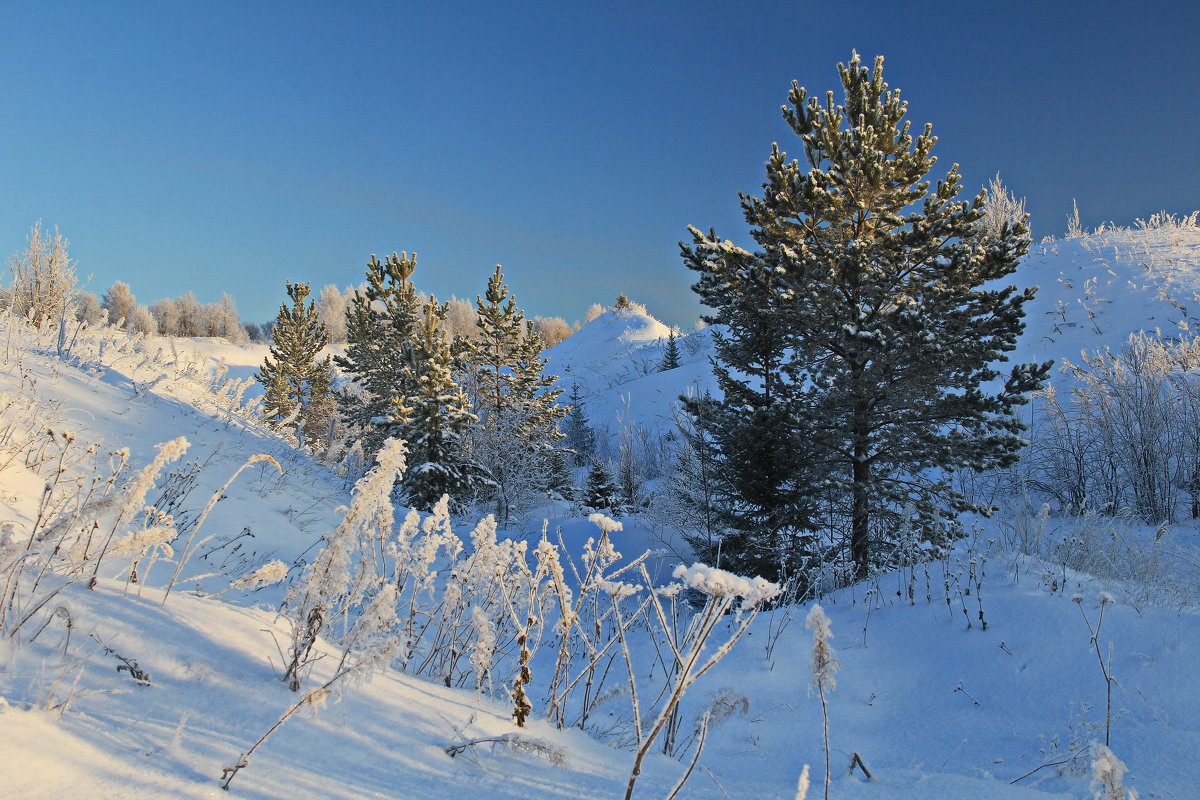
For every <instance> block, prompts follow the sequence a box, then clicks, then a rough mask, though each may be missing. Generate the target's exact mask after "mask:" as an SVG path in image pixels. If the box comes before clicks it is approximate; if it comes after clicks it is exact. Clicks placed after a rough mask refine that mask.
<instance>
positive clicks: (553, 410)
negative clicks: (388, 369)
mask: <svg viewBox="0 0 1200 800" xmlns="http://www.w3.org/2000/svg"><path fill="white" fill-rule="evenodd" d="M476 310H477V313H478V322H477V325H478V329H479V333H478V335H477V337H476V339H475V341H473V342H472V343H471V353H470V356H469V357H470V360H471V361H472V362H473V367H474V369H473V370H472V373H473V379H472V380H473V389H474V403H473V405H474V407H475V411H476V413H477V414H478V416H479V422H478V424H477V425H476V426H475V428H474V430H473V432H472V437H471V448H472V452H473V453H474V455H475V457H476V458H477V459H478V460H479V463H481V464H482V465H483V466H484V467H485V468H486V469H487V470H488V473H489V474H490V476H491V478H492V480H493V481H494V488H493V494H494V497H493V499H494V501H495V503H496V517H497V519H498V520H500V521H501V522H506V521H507V520H508V519H509V516H510V515H511V513H512V512H513V511H514V510H516V509H517V508H519V507H521V506H522V505H524V504H525V502H526V500H525V498H528V497H532V496H533V495H535V494H537V493H539V492H540V493H542V496H543V497H544V496H545V494H546V493H547V492H549V491H551V484H552V483H554V482H556V481H557V478H554V477H552V476H551V475H550V470H549V466H550V461H551V457H552V453H553V451H554V450H555V449H556V448H557V447H558V442H559V440H561V439H562V433H561V432H560V431H559V428H558V423H559V420H561V419H562V417H563V414H564V413H565V409H564V408H562V407H561V406H559V405H558V397H559V395H560V394H561V393H562V390H561V389H556V388H554V382H555V380H556V379H555V377H554V376H552V375H546V374H545V372H544V370H545V368H546V359H545V358H542V356H541V349H542V348H541V340H540V339H539V338H538V336H537V335H536V334H535V333H534V331H533V325H532V323H528V322H526V320H525V315H524V313H523V312H522V311H521V310H520V309H518V308H517V304H516V298H514V297H513V296H512V295H511V294H510V293H509V290H508V286H507V285H505V283H504V275H503V273H502V272H501V268H500V267H499V266H497V267H496V270H495V272H494V273H493V274H492V277H491V278H490V279H489V280H488V287H487V291H486V292H485V293H484V295H483V296H480V297H478V298H476Z"/></svg>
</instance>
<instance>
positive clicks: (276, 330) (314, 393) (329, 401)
mask: <svg viewBox="0 0 1200 800" xmlns="http://www.w3.org/2000/svg"><path fill="white" fill-rule="evenodd" d="M308 292H309V285H308V284H307V283H295V284H293V283H290V282H289V283H288V284H287V294H288V297H289V298H291V300H292V304H291V306H290V307H289V306H288V304H287V303H281V304H280V306H279V314H278V315H277V316H276V317H275V324H274V326H273V327H272V329H271V335H272V342H271V349H270V355H269V356H268V357H267V358H266V359H264V360H263V365H262V367H261V368H260V369H259V371H258V373H257V374H255V376H254V377H255V378H256V379H257V380H258V381H259V382H260V383H261V384H263V386H264V388H265V390H266V391H265V394H266V397H265V399H264V402H263V406H264V408H265V410H266V414H267V420H268V421H269V422H270V423H271V424H272V425H274V426H277V427H278V426H283V425H288V426H294V428H295V431H296V434H297V437H298V438H299V439H300V440H301V442H302V443H304V444H306V445H313V444H315V443H316V442H318V441H320V440H321V438H322V437H323V436H325V434H326V433H327V432H328V428H329V425H330V422H331V420H332V419H333V414H334V404H333V395H332V391H331V388H330V384H331V375H330V363H329V357H328V356H326V357H325V358H323V359H320V360H317V354H318V353H319V352H320V351H321V348H323V347H324V346H325V345H326V344H327V343H328V335H327V334H326V331H325V326H324V325H323V324H321V319H320V317H319V316H318V314H317V311H316V307H315V305H314V304H313V302H312V301H309V302H308V304H307V305H305V302H304V301H305V300H306V299H307V298H308Z"/></svg>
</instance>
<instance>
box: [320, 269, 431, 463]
mask: <svg viewBox="0 0 1200 800" xmlns="http://www.w3.org/2000/svg"><path fill="white" fill-rule="evenodd" d="M416 266H417V254H416V253H413V254H412V256H411V257H409V255H408V253H401V254H396V253H392V255H391V256H388V257H387V258H385V259H384V260H383V261H382V262H380V261H379V259H378V258H376V257H375V256H374V255H372V256H371V260H370V262H369V263H368V264H367V273H366V277H367V282H366V288H365V289H364V290H362V291H360V292H358V293H357V294H356V295H355V296H354V300H353V301H352V302H351V304H350V307H349V308H348V309H347V311H346V339H347V343H346V354H345V355H344V356H338V357H336V358H335V362H336V363H337V365H338V367H340V368H341V369H342V371H343V372H344V373H345V374H346V375H347V377H348V378H349V379H350V384H351V385H350V387H349V388H348V389H347V390H346V391H343V392H341V393H339V395H338V406H339V409H340V410H341V413H342V417H343V419H344V420H345V422H346V423H347V424H348V425H349V426H350V427H351V429H352V430H353V431H354V432H355V434H356V436H357V437H358V440H359V443H360V444H361V446H362V449H363V452H364V453H365V454H366V455H367V456H368V457H373V456H374V454H375V452H376V451H377V450H378V449H379V448H380V447H381V446H382V445H383V442H384V441H385V440H387V439H389V438H404V436H405V433H406V431H405V425H406V424H407V421H408V419H409V417H410V416H411V415H412V399H413V397H414V396H415V395H416V393H417V385H416V380H417V375H418V371H417V369H416V361H415V356H414V349H415V347H416V341H417V330H418V327H419V325H420V312H421V304H420V300H419V299H418V297H417V290H416V287H414V286H413V283H412V280H411V279H412V274H413V270H414V269H416Z"/></svg>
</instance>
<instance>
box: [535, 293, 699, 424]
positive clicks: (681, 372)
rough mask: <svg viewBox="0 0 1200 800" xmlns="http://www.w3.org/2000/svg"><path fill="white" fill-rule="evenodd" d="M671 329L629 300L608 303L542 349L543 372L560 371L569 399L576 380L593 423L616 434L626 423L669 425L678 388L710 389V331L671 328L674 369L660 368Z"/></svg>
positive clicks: (685, 390)
mask: <svg viewBox="0 0 1200 800" xmlns="http://www.w3.org/2000/svg"><path fill="white" fill-rule="evenodd" d="M670 333H671V329H670V328H669V327H667V326H666V325H664V324H663V323H661V322H659V321H658V320H656V319H655V318H654V317H652V316H650V314H648V313H646V311H645V309H643V308H642V307H640V306H638V305H636V304H634V305H633V306H631V307H629V308H624V309H609V310H608V311H605V312H604V313H603V314H601V315H600V316H599V317H596V319H594V320H592V321H591V322H589V323H588V324H587V325H585V326H584V327H583V328H581V329H580V330H579V331H578V332H576V333H575V334H574V335H572V336H571V337H570V338H569V339H567V340H566V341H564V342H562V343H561V344H559V345H557V346H556V347H553V348H550V349H549V350H547V351H546V353H545V355H547V356H548V357H549V359H550V362H549V364H548V365H547V367H546V369H547V371H548V372H549V373H550V374H552V375H557V376H558V386H559V388H561V389H562V390H563V392H564V397H563V402H569V397H570V393H571V390H572V387H573V386H578V387H579V391H580V394H581V396H582V397H583V399H584V402H585V406H586V414H587V417H588V419H589V420H590V422H591V424H592V425H593V426H594V427H596V428H597V429H599V430H608V431H610V432H615V431H616V430H617V429H618V428H619V427H621V426H622V425H623V424H625V423H628V422H632V423H633V424H634V425H638V426H641V427H643V428H646V429H647V430H654V429H661V430H662V431H668V430H671V429H672V427H673V426H674V422H673V416H674V412H675V407H676V405H677V404H678V400H679V396H680V395H681V394H698V393H701V392H703V391H705V390H707V389H710V388H711V384H712V368H711V366H710V365H709V360H708V359H709V356H710V355H711V353H712V339H711V335H710V334H709V332H708V331H698V332H696V333H691V334H687V335H683V334H679V333H677V334H676V346H677V347H678V349H679V362H680V365H679V367H677V368H675V369H671V370H666V371H663V370H662V364H663V357H664V356H665V354H666V350H667V337H668V336H669V335H670Z"/></svg>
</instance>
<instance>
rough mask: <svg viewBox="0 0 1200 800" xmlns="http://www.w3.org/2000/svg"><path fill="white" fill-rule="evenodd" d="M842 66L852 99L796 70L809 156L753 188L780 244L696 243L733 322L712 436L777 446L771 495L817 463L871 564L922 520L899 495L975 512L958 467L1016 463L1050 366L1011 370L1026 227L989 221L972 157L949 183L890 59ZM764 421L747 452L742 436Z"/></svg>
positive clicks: (726, 448) (919, 503) (862, 570)
mask: <svg viewBox="0 0 1200 800" xmlns="http://www.w3.org/2000/svg"><path fill="white" fill-rule="evenodd" d="M838 70H839V73H840V75H841V82H842V88H843V91H844V100H843V102H842V103H835V102H834V94H833V92H829V93H828V94H827V95H826V96H825V98H823V99H818V98H815V97H814V98H809V97H808V95H807V93H806V91H805V90H804V89H803V88H801V87H800V86H798V85H796V84H793V88H792V92H791V94H790V97H789V106H785V107H784V109H783V115H784V118H785V119H786V120H787V122H788V124H789V125H790V126H791V128H792V130H793V131H794V132H795V134H796V135H797V136H798V137H799V138H800V140H801V145H802V147H803V151H804V161H805V164H804V166H801V164H800V163H799V162H797V161H795V160H792V161H789V160H788V159H787V157H786V155H785V154H784V153H783V152H782V151H781V150H780V149H779V147H778V145H776V146H775V147H774V148H773V150H772V153H771V157H770V159H769V160H768V162H767V180H766V183H764V184H763V196H762V197H761V198H759V197H749V196H743V197H742V208H743V212H744V215H745V218H746V220H747V222H748V223H749V224H750V225H751V228H752V230H751V235H752V236H753V237H754V239H755V240H756V241H757V243H758V245H759V247H760V248H761V249H759V250H757V251H756V252H753V253H751V252H748V251H746V250H743V249H741V248H738V247H736V246H734V245H732V244H730V243H729V242H723V241H722V240H721V239H720V238H719V237H718V236H717V235H716V234H715V232H710V233H708V234H703V233H701V232H700V231H698V230H696V229H694V228H693V229H691V232H692V236H693V241H692V243H691V244H690V245H687V246H684V247H683V253H684V258H685V261H686V262H687V264H688V266H689V267H691V268H692V269H694V270H696V271H697V272H698V273H699V274H700V279H699V281H698V282H697V284H696V287H695V288H696V291H697V292H699V293H700V295H701V297H702V298H703V300H704V302H705V303H706V304H707V305H709V306H711V307H712V308H714V309H715V313H714V314H713V315H712V316H711V318H710V319H711V321H713V322H718V323H722V324H725V325H728V326H729V327H728V330H727V332H726V334H725V335H724V337H723V341H722V342H721V343H720V344H718V360H719V362H720V363H719V365H718V369H717V377H718V380H719V382H720V383H721V388H722V390H723V391H724V392H725V402H724V405H723V417H724V420H723V421H722V422H721V423H720V424H719V425H718V426H717V427H716V428H715V429H714V431H713V432H714V435H715V438H716V439H717V441H718V445H719V446H720V447H721V448H722V456H723V457H724V458H725V459H726V461H728V460H730V459H733V458H735V457H738V456H739V453H740V455H741V457H750V456H752V455H753V451H754V450H761V451H763V452H764V453H766V454H767V455H768V456H769V457H768V458H767V459H765V461H764V464H765V465H766V466H765V467H764V469H763V470H762V471H761V474H760V475H759V476H758V478H757V482H759V483H761V485H762V486H763V487H764V489H765V495H766V496H770V495H771V494H773V493H776V492H781V493H782V497H781V498H780V499H781V500H782V502H783V503H785V505H786V504H789V503H791V502H792V501H793V498H794V495H795V493H794V492H793V491H791V487H790V485H789V478H788V477H787V476H799V477H800V478H801V483H802V486H801V487H800V488H802V489H804V488H805V487H807V491H806V492H805V494H806V495H807V496H808V498H810V499H811V498H815V497H816V496H817V495H818V494H824V495H826V496H827V497H832V498H833V499H832V502H831V504H830V506H829V508H830V509H833V510H834V513H836V510H837V509H838V508H845V509H847V510H848V513H847V514H844V526H843V528H842V530H841V531H840V533H841V535H842V537H843V538H842V541H844V543H845V544H846V545H848V550H849V556H850V559H851V561H852V564H853V571H854V574H855V575H856V576H859V577H861V576H864V575H866V574H867V572H868V570H869V568H870V566H871V565H872V563H875V562H877V561H880V560H882V559H883V558H884V556H885V550H886V544H887V539H888V538H889V536H890V535H891V533H892V532H894V531H895V530H896V529H898V528H900V527H901V526H902V525H903V524H904V520H901V519H900V516H901V514H900V512H899V509H901V508H905V507H908V508H911V509H914V510H915V513H916V515H917V516H918V518H919V520H918V521H920V520H923V521H925V522H926V523H927V525H926V526H925V531H926V532H927V535H929V536H930V537H931V538H936V537H941V536H944V535H945V534H944V532H942V531H939V530H937V524H936V521H937V520H938V518H939V515H938V511H939V509H946V510H950V511H955V510H964V509H967V508H971V507H973V506H972V505H971V504H970V503H969V502H968V501H967V499H966V498H964V497H962V496H961V495H959V494H957V493H956V492H954V491H953V490H952V488H951V486H950V482H949V480H948V475H949V474H950V473H952V472H953V471H954V470H958V469H976V470H982V469H987V468H990V467H996V466H1003V465H1007V464H1011V463H1012V462H1013V461H1015V459H1016V457H1017V451H1018V450H1019V448H1020V447H1021V445H1022V443H1023V441H1022V439H1021V436H1020V433H1021V431H1022V426H1021V424H1020V422H1019V421H1018V420H1017V419H1016V418H1015V417H1014V416H1013V412H1014V409H1015V408H1016V407H1017V406H1018V405H1020V404H1022V403H1024V402H1025V401H1026V397H1027V395H1028V393H1029V392H1030V391H1032V390H1034V389H1036V388H1037V387H1038V386H1040V385H1041V383H1042V382H1043V381H1044V380H1045V378H1046V375H1047V374H1048V370H1049V365H1048V364H1043V365H1037V364H1022V365H1017V366H1015V367H1013V369H1012V370H1011V372H1010V373H1009V374H1008V375H1007V376H1006V377H1004V378H1003V379H1002V378H1001V376H1000V373H999V372H998V371H997V370H996V369H994V368H993V365H994V364H995V363H996V362H999V361H1004V360H1005V355H1004V354H1005V353H1007V352H1009V351H1011V350H1012V349H1013V348H1014V347H1015V343H1016V339H1017V337H1018V336H1019V334H1020V333H1021V331H1022V329H1023V327H1024V323H1023V321H1022V318H1023V316H1024V311H1023V306H1024V304H1025V303H1026V302H1027V301H1028V300H1029V299H1030V298H1032V296H1033V290H1025V291H1019V290H1018V289H1017V288H1016V287H1013V286H1007V287H1005V286H1002V285H1001V284H1000V283H999V281H1001V280H1002V279H1003V278H1005V277H1006V276H1008V275H1010V274H1011V273H1012V272H1013V271H1014V270H1015V268H1016V266H1017V262H1018V259H1019V258H1020V257H1021V256H1022V255H1023V254H1024V253H1025V252H1026V250H1027V248H1028V242H1029V238H1028V230H1027V228H1026V226H1025V224H1024V222H1020V223H1017V224H1013V225H1008V226H1006V227H1004V229H1003V230H1002V231H1001V232H999V233H998V234H996V235H993V236H989V237H979V236H977V235H976V232H977V227H978V224H979V220H980V218H981V216H982V213H983V204H984V194H983V193H981V194H980V195H979V196H977V197H975V198H974V199H973V200H971V201H969V202H961V201H956V200H955V197H956V196H957V195H958V192H959V188H960V187H959V175H958V168H957V165H955V166H954V167H951V169H950V170H949V171H948V172H947V173H945V175H944V176H943V177H941V178H940V179H939V180H937V182H936V183H935V184H932V185H931V183H930V182H929V180H928V179H927V175H928V174H929V172H930V170H931V169H932V168H933V165H934V162H935V158H934V157H933V156H932V155H931V151H932V149H933V146H934V143H935V141H936V139H935V137H934V136H933V135H932V128H931V126H929V125H926V126H925V128H924V131H923V132H922V133H921V134H920V135H919V136H917V137H915V138H914V137H913V136H912V134H911V133H910V123H908V122H906V121H905V120H904V116H905V113H906V105H907V104H906V103H904V102H903V101H901V99H900V94H899V92H898V91H895V90H889V88H888V86H887V84H886V83H884V80H883V59H882V58H879V59H877V60H876V61H875V65H874V68H873V69H871V68H868V67H866V66H864V65H863V64H862V62H861V60H860V59H859V57H858V55H857V54H854V55H853V57H852V58H851V60H850V63H849V64H848V65H846V64H842V65H839V66H838ZM746 323H749V324H746ZM755 323H761V327H759V328H755ZM739 420H740V421H739ZM751 434H757V435H755V443H754V444H753V446H752V449H751V450H750V451H747V447H748V446H749V442H742V441H739V440H738V437H739V436H743V435H751ZM772 436H778V439H779V441H780V443H782V444H783V448H782V451H781V448H779V447H776V446H774V445H773V444H772V443H771V437H772ZM797 445H800V446H803V450H802V451H801V452H799V453H797V454H796V458H795V461H794V462H793V463H791V464H788V463H787V460H788V458H789V457H790V454H789V453H788V452H787V448H789V447H794V446H797ZM777 459H781V460H777ZM814 464H816V465H819V469H820V470H821V471H822V473H823V475H824V477H823V478H822V480H821V481H820V482H819V483H818V482H814V481H813V478H812V477H810V475H809V472H810V471H811V469H812V467H813V465H814ZM806 471H807V472H806ZM815 523H816V520H815V519H813V518H809V519H807V520H805V518H804V515H803V514H801V515H800V516H798V517H797V519H796V524H799V525H801V526H810V527H812V526H815ZM935 543H936V542H935Z"/></svg>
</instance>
